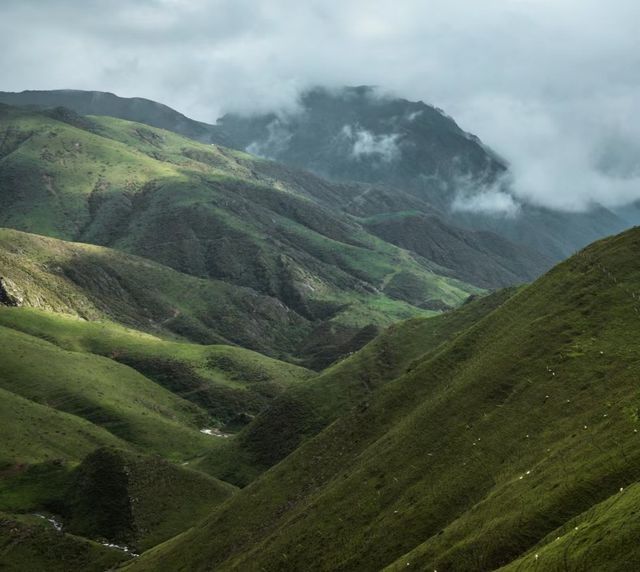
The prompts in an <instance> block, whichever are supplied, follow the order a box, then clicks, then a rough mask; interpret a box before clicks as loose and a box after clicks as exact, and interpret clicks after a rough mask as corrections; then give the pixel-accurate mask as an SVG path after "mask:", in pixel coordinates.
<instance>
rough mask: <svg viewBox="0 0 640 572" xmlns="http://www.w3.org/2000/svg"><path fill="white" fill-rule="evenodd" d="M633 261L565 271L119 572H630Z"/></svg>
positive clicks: (631, 238) (638, 275)
mask: <svg viewBox="0 0 640 572" xmlns="http://www.w3.org/2000/svg"><path fill="white" fill-rule="evenodd" d="M639 248H640V230H638V229H633V230H632V231H629V232H627V233H624V234H622V235H620V236H617V237H614V238H611V239H606V240H604V241H601V242H599V243H597V244H595V245H593V246H591V247H589V248H588V249H586V250H585V251H583V252H580V253H579V254H578V255H576V256H574V257H572V258H571V259H570V260H568V261H567V262H565V263H563V264H561V265H559V266H557V267H556V268H554V269H553V270H552V271H551V272H550V273H549V274H547V275H546V276H544V277H543V278H541V279H540V280H538V281H537V282H535V283H534V284H533V285H531V286H528V287H525V288H523V289H521V290H520V291H519V292H518V293H517V294H515V295H514V296H512V297H511V298H510V299H509V300H507V301H506V302H505V303H504V304H502V305H501V306H500V307H499V308H497V309H496V310H494V311H493V312H491V313H490V314H489V315H487V316H485V317H484V318H482V319H481V320H479V321H478V322H477V323H476V324H474V325H473V326H471V327H469V328H467V329H466V330H465V331H464V332H462V333H460V334H459V335H458V336H457V337H455V338H454V339H453V340H451V341H449V342H447V343H446V344H445V345H444V346H442V347H440V348H438V349H437V351H435V352H434V353H430V354H427V355H425V356H424V358H423V359H418V360H416V361H415V362H414V363H413V364H412V366H411V367H410V368H409V370H407V371H406V372H404V373H402V374H401V375H400V376H399V377H397V378H395V379H394V380H393V381H388V382H387V383H385V384H384V385H383V386H382V387H381V388H380V389H379V390H377V391H376V392H375V393H374V394H373V395H372V396H371V397H370V398H369V399H368V400H367V401H366V402H363V403H362V405H361V406H360V407H356V408H354V409H353V410H352V411H351V412H348V413H347V414H345V415H343V416H341V417H340V418H339V419H338V420H336V421H335V422H334V423H333V424H331V425H330V426H329V427H328V428H327V429H325V430H324V431H323V432H322V433H320V434H319V435H318V436H316V437H314V438H313V439H311V440H310V441H308V442H306V443H305V444H303V445H302V446H301V447H300V448H298V449H297V450H296V451H295V452H294V453H293V454H291V455H290V456H289V457H287V458H286V459H285V460H284V461H282V462H281V463H279V464H278V465H276V466H275V467H273V468H272V469H271V470H270V471H268V472H267V473H265V474H264V475H263V476H262V477H260V478H259V479H258V480H256V481H255V482H254V483H252V484H251V485H249V486H248V487H247V488H246V489H244V490H243V491H241V492H240V493H238V494H237V495H236V496H235V497H234V498H233V499H231V501H230V502H228V503H227V504H225V505H224V506H222V507H221V508H220V509H219V510H218V511H216V512H214V513H213V514H212V515H211V516H210V517H209V518H208V519H207V520H206V521H205V522H203V523H202V524H201V525H199V526H197V527H195V528H194V529H193V530H191V531H189V532H187V533H185V534H184V535H182V536H180V537H178V538H176V539H173V540H172V541H170V542H169V543H167V544H166V545H161V546H159V547H157V548H156V549H154V550H152V551H150V552H149V553H148V554H146V555H143V556H142V558H141V559H139V560H138V561H136V562H134V563H131V564H129V565H128V566H127V568H126V569H127V570H132V571H143V570H154V571H162V570H172V571H180V570H189V571H190V572H193V571H198V570H210V569H212V568H215V569H216V570H228V569H244V570H276V569H282V568H286V569H306V570H372V569H381V568H384V567H385V566H388V567H389V569H400V568H403V569H406V568H407V566H410V567H412V568H417V569H427V570H433V569H437V570H456V571H460V570H478V569H482V570H491V569H496V568H499V567H500V566H505V565H508V564H510V563H514V566H515V565H516V564H515V562H516V561H517V560H518V559H519V558H523V559H524V560H523V562H522V564H523V569H528V568H534V567H535V568H538V564H537V563H536V561H535V554H536V553H537V554H539V557H541V556H543V557H544V558H545V559H546V558H549V560H546V561H547V562H549V563H550V564H553V563H554V562H556V563H557V562H560V561H561V562H562V564H561V565H562V566H563V568H562V569H576V566H578V564H579V563H580V562H585V558H587V555H586V553H585V551H586V550H587V547H588V558H589V559H590V561H592V562H605V558H610V560H609V561H608V562H607V563H606V565H605V568H604V569H611V570H619V569H624V568H626V567H628V566H629V563H630V562H635V561H637V549H636V548H635V542H634V541H632V539H633V537H634V533H635V532H636V531H637V521H636V519H635V518H629V519H626V520H623V519H622V518H621V515H620V513H619V512H616V505H617V504H618V503H622V504H620V505H619V506H624V504H626V503H630V504H628V505H627V506H633V507H634V510H635V503H634V500H635V498H636V495H635V489H636V486H637V485H636V483H637V481H638V479H640V473H639V471H638V466H640V465H639V461H640V449H639V448H638V447H637V446H636V445H637V440H638V438H639V437H638V435H639V433H638V431H639V430H640V428H639V425H638V423H639V416H638V411H637V409H638V395H637V383H636V380H637V377H638V373H639V371H638V364H639V363H640V359H639V358H640V355H639V354H638V347H639V345H638V342H639V341H640V339H639V335H640V334H639V332H640V329H639V328H638V320H640V317H639V316H640V314H639V312H640V308H639V306H640V302H639V300H640V271H639V270H638V266H637V253H638V249H639ZM618 498H619V499H620V500H619V501H617V502H616V499H618ZM602 503H604V504H602ZM573 519H577V520H573ZM571 526H573V528H570V527H571ZM613 527H615V529H614V528H613ZM556 531H557V532H556ZM554 534H556V536H558V537H559V539H558V540H555V537H554V536H553V535H554ZM592 540H599V542H595V543H590V542H591V541H592ZM554 542H557V543H560V544H558V547H559V548H557V549H556V548H554ZM534 549H535V550H536V552H533V550H534ZM530 551H532V552H530ZM554 559H555V560H554ZM560 559H561V560H560ZM551 569H553V568H551Z"/></svg>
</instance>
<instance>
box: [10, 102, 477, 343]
mask: <svg viewBox="0 0 640 572" xmlns="http://www.w3.org/2000/svg"><path fill="white" fill-rule="evenodd" d="M0 133H2V141H3V143H2V146H1V148H2V151H1V152H0V155H1V156H2V157H1V158H0V193H1V198H2V200H3V202H4V204H5V205H6V208H5V209H3V211H2V214H1V215H0V224H2V225H4V226H8V227H12V228H17V229H19V230H25V231H29V232H37V233H40V234H47V235H50V236H54V237H57V238H62V239H66V240H70V239H72V240H78V241H82V242H89V243H94V244H100V245H105V246H109V247H112V248H115V249H119V250H124V251H128V252H131V253H135V254H138V255H142V256H145V257H147V258H151V259H153V260H155V261H157V262H160V263H162V264H164V265H167V266H170V267H172V268H174V269H176V270H178V271H180V272H183V273H187V274H191V275H194V276H198V277H201V278H212V279H217V280H223V281H225V282H227V283H231V284H234V285H236V286H242V287H247V288H251V289H252V290H254V291H256V292H259V293H261V294H263V295H267V296H271V297H274V298H277V299H278V300H280V302H281V303H282V304H284V305H285V306H287V307H288V308H289V309H290V310H292V311H294V312H296V313H297V314H299V315H300V316H302V317H304V318H305V319H307V320H309V321H311V322H313V324H314V325H315V326H320V325H322V324H326V323H330V324H331V328H329V330H330V331H335V332H336V333H335V334H334V335H335V336H337V338H340V336H342V337H343V338H345V340H346V339H348V338H350V337H352V336H353V335H354V334H356V333H357V332H358V331H359V330H360V329H361V328H363V327H364V326H367V325H370V324H374V325H378V326H384V325H387V324H389V323H390V322H392V321H394V320H397V319H399V318H407V317H410V316H412V315H416V313H420V309H419V308H418V306H420V305H423V303H424V304H426V307H430V306H433V305H434V304H435V306H436V307H437V308H441V307H443V306H445V307H449V306H455V305H457V304H459V303H460V302H461V301H462V300H464V299H465V298H466V296H467V295H468V294H469V293H473V292H476V291H477V290H478V288H476V287H473V286H470V285H468V284H465V283H463V282H461V281H458V280H455V279H453V278H450V277H448V275H450V274H451V272H450V271H449V270H447V269H443V268H441V267H440V266H439V265H437V264H435V263H433V262H430V261H428V260H426V259H424V258H422V257H419V256H417V255H411V254H409V253H408V252H406V251H404V250H402V249H400V248H398V247H396V246H393V245H391V244H389V243H387V242H384V241H382V240H380V239H378V238H376V237H374V236H373V235H371V234H369V233H367V232H366V231H365V230H364V229H363V228H362V226H361V225H360V224H358V223H357V222H355V221H354V220H353V219H352V218H351V217H349V216H346V215H345V214H343V213H341V212H340V211H338V210H332V209H329V208H328V207H326V206H323V205H322V204H321V203H320V202H319V201H317V200H315V199H312V198H311V196H312V195H313V193H314V192H315V191H316V190H317V189H318V188H321V189H322V190H324V189H325V188H326V186H327V184H325V185H318V183H317V180H316V178H314V177H311V178H310V182H309V186H308V187H307V188H306V191H305V192H301V191H300V187H305V182H304V180H302V181H298V182H297V186H296V188H294V187H293V186H292V185H289V184H287V183H286V182H281V181H278V180H274V179H268V178H266V177H264V176H260V175H258V174H255V175H254V172H253V169H252V161H253V160H252V159H251V157H250V156H248V155H246V154H242V153H239V152H235V151H230V150H228V149H224V148H221V147H215V146H211V145H208V146H205V145H202V144H198V143H195V142H193V141H191V140H188V139H184V138H182V137H179V136H177V135H175V134H173V133H169V132H167V131H160V130H155V129H153V128H150V127H146V126H142V125H141V124H134V123H129V122H126V121H122V120H117V119H112V118H83V117H79V116H77V115H73V114H71V113H70V112H68V111H64V110H60V109H56V110H52V111H47V112H43V113H35V112H28V111H24V110H16V109H14V108H8V107H5V108H4V109H3V110H2V113H1V117H0ZM258 162H260V161H258ZM398 271H402V272H403V273H404V275H408V276H410V280H411V286H410V288H408V290H407V289H406V288H405V289H397V288H394V281H393V278H394V276H395V274H396V273H397V272H398ZM325 335H327V334H326V332H325Z"/></svg>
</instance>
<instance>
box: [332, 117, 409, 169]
mask: <svg viewBox="0 0 640 572" xmlns="http://www.w3.org/2000/svg"><path fill="white" fill-rule="evenodd" d="M340 134H341V136H342V137H343V138H345V139H346V140H347V141H349V142H350V143H351V145H352V147H351V156H352V157H354V158H355V159H361V158H364V157H371V156H374V157H376V158H378V159H380V160H381V161H384V162H386V163H390V162H392V161H394V160H395V159H397V158H398V157H399V156H400V147H399V146H398V139H399V138H400V135H399V134H397V133H387V134H385V133H383V134H378V135H376V134H374V133H371V132H370V131H367V130H366V129H360V128H353V127H351V126H350V125H345V126H344V127H343V128H342V131H341V133H340Z"/></svg>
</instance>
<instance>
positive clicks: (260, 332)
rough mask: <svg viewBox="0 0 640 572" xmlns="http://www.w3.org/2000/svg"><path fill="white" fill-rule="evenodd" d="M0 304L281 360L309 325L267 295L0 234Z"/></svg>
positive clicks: (136, 260) (124, 258)
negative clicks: (242, 349)
mask: <svg viewBox="0 0 640 572" xmlns="http://www.w3.org/2000/svg"><path fill="white" fill-rule="evenodd" d="M0 274H1V278H0V302H1V304H0V306H2V305H4V306H9V307H11V306H21V307H25V308H27V307H30V308H37V309H40V310H46V311H50V312H56V313H63V314H68V315H71V316H76V317H78V318H82V319H84V320H104V319H107V320H111V321H115V322H119V323H120V324H123V325H126V326H130V327H133V328H136V329H138V330H146V331H148V332H150V333H153V334H157V335H161V336H166V337H170V338H171V337H173V338H178V339H183V340H185V339H186V340H192V341H196V342H199V343H208V344H212V343H223V344H227V345H234V344H235V345H240V346H243V347H248V348H252V349H256V350H259V351H262V352H264V353H268V354H280V355H287V354H288V352H290V351H291V346H292V343H291V339H292V338H293V337H295V336H301V337H302V336H305V335H307V334H308V333H309V332H310V329H311V328H310V324H309V322H308V321H307V320H305V319H304V318H302V317H301V316H299V315H297V314H296V313H295V312H293V311H291V310H288V309H287V308H286V307H285V306H283V305H282V303H281V302H280V301H279V300H277V299H275V298H272V297H269V296H264V295H259V294H257V293H256V292H255V291H254V290H250V289H248V288H239V287H237V286H233V285H230V284H227V283H225V282H222V281H220V280H211V279H201V278H196V277H194V276H190V275H188V274H184V273H181V272H177V271H175V270H173V269H171V268H168V267H166V266H163V265H161V264H157V263H154V262H151V261H150V260H147V259H143V258H140V257H138V256H132V255H128V254H126V253H124V252H121V251H118V250H113V249H109V248H104V247H98V246H92V245H87V244H80V243H72V242H66V241H63V240H57V239H53V238H48V237H43V236H39V235H34V234H29V233H23V232H20V231H15V230H11V229H0Z"/></svg>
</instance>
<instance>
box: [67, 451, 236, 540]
mask: <svg viewBox="0 0 640 572" xmlns="http://www.w3.org/2000/svg"><path fill="white" fill-rule="evenodd" d="M233 492H234V487H232V486H231V485H229V484H227V483H223V482H221V481H218V480H216V479H213V478H211V477H209V476H207V475H204V474H202V473H199V472H196V471H192V470H189V469H187V468H184V467H180V466H176V465H174V464H171V463H169V462H167V461H165V460H163V459H161V458H159V457H149V456H146V455H140V454H133V453H128V452H125V451H121V450H115V449H106V448H103V449H99V450H97V451H95V452H94V453H92V454H91V455H89V456H88V457H87V458H86V459H85V460H84V461H83V462H82V464H81V465H80V466H79V467H77V468H76V469H75V470H74V471H73V473H72V474H71V475H70V476H69V478H68V482H67V492H66V494H65V496H64V498H63V499H62V501H61V512H62V514H63V517H64V524H65V530H66V531H68V532H72V533H75V534H81V535H83V536H87V537H90V538H104V539H107V540H108V541H111V542H117V543H120V544H127V545H129V546H132V547H134V548H135V549H136V550H137V551H140V550H145V549H147V548H150V547H152V546H155V545H156V544H158V543H160V542H162V541H164V540H167V539H169V538H171V537H173V536H175V535H176V534H179V533H180V532H183V531H184V530H186V529H188V528H189V527H191V526H193V524H195V523H196V522H198V521H199V520H201V519H202V518H203V517H204V516H206V515H207V513H210V512H211V511H213V510H214V508H215V507H217V506H219V505H220V504H221V503H223V502H224V501H225V500H227V499H228V498H229V497H230V496H231V495H232V494H233Z"/></svg>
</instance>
